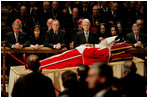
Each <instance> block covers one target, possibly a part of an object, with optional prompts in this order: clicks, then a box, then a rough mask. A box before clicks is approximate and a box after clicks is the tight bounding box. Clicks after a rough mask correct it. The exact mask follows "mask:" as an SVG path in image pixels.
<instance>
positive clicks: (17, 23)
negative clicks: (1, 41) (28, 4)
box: [12, 21, 21, 28]
mask: <svg viewBox="0 0 148 98" xmlns="http://www.w3.org/2000/svg"><path fill="white" fill-rule="evenodd" d="M14 25H19V26H21V24H20V23H19V22H17V21H14V22H13V23H12V28H13V26H14Z"/></svg>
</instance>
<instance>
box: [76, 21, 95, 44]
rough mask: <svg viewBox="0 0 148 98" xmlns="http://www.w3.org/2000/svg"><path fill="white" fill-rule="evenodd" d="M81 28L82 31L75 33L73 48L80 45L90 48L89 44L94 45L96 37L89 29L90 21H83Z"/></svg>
mask: <svg viewBox="0 0 148 98" xmlns="http://www.w3.org/2000/svg"><path fill="white" fill-rule="evenodd" d="M82 27H83V30H82V31H80V32H77V33H76V37H75V41H74V47H77V46H79V45H81V44H84V45H87V46H90V44H96V43H97V42H98V41H97V36H96V35H95V33H94V32H93V31H91V30H89V29H90V21H89V20H88V19H84V20H83V21H82Z"/></svg>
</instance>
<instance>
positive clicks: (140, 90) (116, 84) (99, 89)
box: [11, 55, 147, 97]
mask: <svg viewBox="0 0 148 98" xmlns="http://www.w3.org/2000/svg"><path fill="white" fill-rule="evenodd" d="M27 64H28V68H29V69H30V70H31V72H30V73H29V74H28V75H26V76H22V77H20V78H19V79H18V80H17V81H16V83H15V85H14V87H13V90H12V93H11V94H12V96H13V97H55V96H59V97H146V96H147V82H146V78H145V77H143V76H141V75H139V74H137V73H136V70H137V68H136V66H135V63H134V62H132V61H130V60H129V61H125V62H124V64H123V65H122V74H123V76H122V78H120V79H118V78H115V77H114V76H113V71H112V67H111V66H109V65H108V64H106V63H103V62H97V63H94V64H92V65H91V67H89V66H88V65H80V66H79V68H78V69H77V71H76V72H74V71H70V70H69V71H65V72H63V73H62V75H61V80H62V83H61V84H62V85H63V87H64V90H63V91H60V92H59V94H55V91H57V88H56V89H55V87H56V85H53V83H52V80H51V79H50V78H48V77H46V76H44V75H43V74H42V73H41V72H42V70H41V69H40V68H39V66H40V63H39V57H38V56H37V55H29V56H28V57H27Z"/></svg>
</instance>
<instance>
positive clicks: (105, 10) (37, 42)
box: [2, 1, 147, 49]
mask: <svg viewBox="0 0 148 98" xmlns="http://www.w3.org/2000/svg"><path fill="white" fill-rule="evenodd" d="M146 3H147V2H144V1H118V2H115V1H60V2H58V1H53V2H51V1H43V2H41V1H19V2H2V4H3V5H4V6H6V7H7V8H8V10H9V13H8V17H7V21H6V26H7V28H11V29H12V31H13V32H9V33H6V35H5V41H6V46H8V47H10V48H14V49H21V48H23V47H32V48H34V49H39V48H42V47H50V48H54V49H62V48H63V47H67V49H70V43H72V42H74V47H77V46H79V45H81V44H86V43H88V44H96V43H99V42H101V40H103V39H105V38H106V37H110V36H115V35H118V36H119V38H120V41H122V42H124V41H126V42H127V43H130V44H131V45H132V46H133V47H138V48H144V47H146V40H145V39H146V35H147V30H146V25H147V24H146V19H147V17H146V14H147V11H146V10H147V8H146ZM86 19H87V21H84V22H88V23H89V24H85V25H84V23H83V20H86ZM87 25H89V26H87ZM86 26H87V27H86ZM87 28H88V29H87ZM131 32H133V33H134V34H133V33H132V34H131ZM13 33H14V34H13ZM87 33H88V34H87ZM89 33H90V34H89ZM84 35H85V37H83V36H84ZM87 37H88V38H87ZM85 38H86V39H85Z"/></svg>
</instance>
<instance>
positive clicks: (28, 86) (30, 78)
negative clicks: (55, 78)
mask: <svg viewBox="0 0 148 98" xmlns="http://www.w3.org/2000/svg"><path fill="white" fill-rule="evenodd" d="M27 64H28V68H29V69H30V70H31V72H30V73H29V74H27V75H26V76H22V77H20V78H19V79H18V80H17V81H16V83H15V85H14V87H13V90H12V97H55V96H56V95H55V90H54V87H53V84H52V81H51V79H50V78H48V77H46V76H44V75H43V74H42V73H41V70H40V69H39V67H40V63H39V57H38V56H37V55H29V56H28V57H27Z"/></svg>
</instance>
